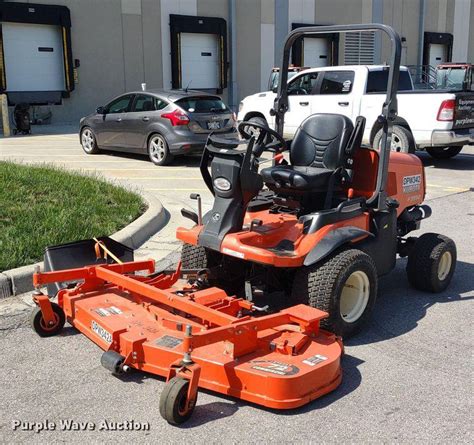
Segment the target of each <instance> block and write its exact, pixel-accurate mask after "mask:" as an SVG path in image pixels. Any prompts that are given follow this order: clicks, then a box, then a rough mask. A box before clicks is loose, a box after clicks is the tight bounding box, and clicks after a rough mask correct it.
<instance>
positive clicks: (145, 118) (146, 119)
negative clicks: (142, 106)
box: [142, 116, 150, 122]
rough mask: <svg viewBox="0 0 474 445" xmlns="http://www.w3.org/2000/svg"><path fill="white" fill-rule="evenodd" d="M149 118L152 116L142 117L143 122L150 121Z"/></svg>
mask: <svg viewBox="0 0 474 445" xmlns="http://www.w3.org/2000/svg"><path fill="white" fill-rule="evenodd" d="M149 120H150V118H149V117H148V116H145V117H142V121H143V122H148V121H149Z"/></svg>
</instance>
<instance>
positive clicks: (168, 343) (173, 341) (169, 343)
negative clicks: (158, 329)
mask: <svg viewBox="0 0 474 445" xmlns="http://www.w3.org/2000/svg"><path fill="white" fill-rule="evenodd" d="M181 343H183V340H182V339H181V338H178V337H172V336H171V335H164V336H163V337H161V338H159V339H158V340H157V341H156V344H157V345H158V346H163V347H164V348H170V349H173V348H176V346H178V345H180V344H181Z"/></svg>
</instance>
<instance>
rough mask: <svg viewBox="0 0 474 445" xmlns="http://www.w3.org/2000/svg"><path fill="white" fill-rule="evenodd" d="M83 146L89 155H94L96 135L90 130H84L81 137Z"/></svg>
mask: <svg viewBox="0 0 474 445" xmlns="http://www.w3.org/2000/svg"><path fill="white" fill-rule="evenodd" d="M81 144H82V147H83V148H84V151H86V152H87V153H92V152H93V151H94V149H95V139H94V134H93V133H92V130H91V129H90V128H86V129H85V130H83V132H82V135H81Z"/></svg>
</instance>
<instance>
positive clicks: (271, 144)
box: [237, 121, 286, 157]
mask: <svg viewBox="0 0 474 445" xmlns="http://www.w3.org/2000/svg"><path fill="white" fill-rule="evenodd" d="M237 129H238V130H239V133H240V135H241V136H242V137H243V138H244V139H250V138H251V137H255V146H254V148H253V154H254V155H255V156H257V157H258V156H260V155H261V154H262V153H263V152H264V151H266V150H269V151H278V152H282V151H285V150H286V141H285V140H284V139H283V138H282V137H281V136H280V135H279V134H278V133H277V132H276V131H275V130H272V129H271V128H269V127H268V126H267V125H265V124H260V123H258V122H253V121H243V122H241V123H240V124H239V126H238V127H237Z"/></svg>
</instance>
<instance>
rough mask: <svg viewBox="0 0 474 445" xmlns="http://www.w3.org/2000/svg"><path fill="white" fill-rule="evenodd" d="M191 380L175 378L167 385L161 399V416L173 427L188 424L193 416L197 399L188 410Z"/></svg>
mask: <svg viewBox="0 0 474 445" xmlns="http://www.w3.org/2000/svg"><path fill="white" fill-rule="evenodd" d="M188 388H189V380H186V379H183V378H182V377H173V378H172V379H171V380H170V381H169V382H168V383H166V386H165V389H164V390H163V392H162V393H161V397H160V414H161V417H163V419H165V420H166V421H167V422H168V423H170V424H171V425H180V424H181V423H184V422H186V421H187V420H188V419H189V418H190V417H191V415H192V414H193V411H194V407H195V406H196V401H197V394H196V398H195V399H194V400H193V401H191V403H190V404H189V407H188V408H186V402H187V396H188Z"/></svg>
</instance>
